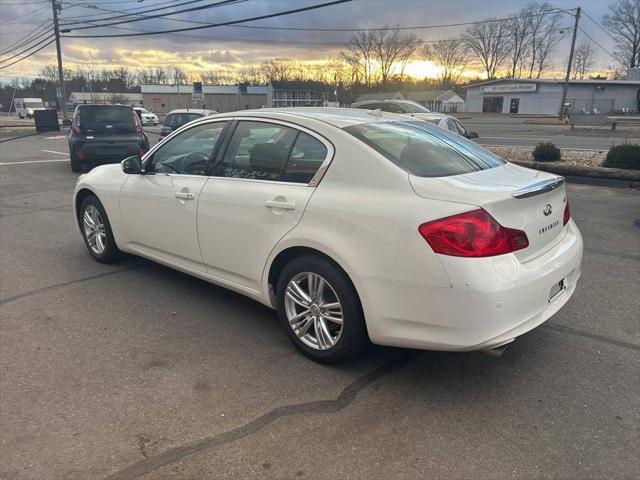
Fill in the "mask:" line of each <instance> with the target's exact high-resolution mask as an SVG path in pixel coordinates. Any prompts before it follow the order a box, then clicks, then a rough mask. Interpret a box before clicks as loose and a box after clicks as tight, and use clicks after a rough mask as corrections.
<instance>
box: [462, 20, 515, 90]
mask: <svg viewBox="0 0 640 480" xmlns="http://www.w3.org/2000/svg"><path fill="white" fill-rule="evenodd" d="M464 41H465V43H466V44H467V46H468V48H469V49H470V50H471V51H472V52H473V53H475V54H476V55H477V56H478V59H479V60H480V64H481V65H482V68H484V70H485V73H486V74H487V78H493V77H495V76H496V73H497V71H498V69H499V68H500V67H501V66H502V64H503V62H504V60H505V59H506V58H507V56H508V55H509V48H510V46H511V41H510V38H509V28H508V26H507V24H506V23H505V22H504V21H498V20H495V21H487V22H484V23H477V24H475V25H471V26H470V27H469V28H468V29H467V31H466V34H465V36H464Z"/></svg>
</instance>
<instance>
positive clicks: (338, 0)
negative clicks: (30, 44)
mask: <svg viewBox="0 0 640 480" xmlns="http://www.w3.org/2000/svg"><path fill="white" fill-rule="evenodd" d="M350 1H351V0H333V1H331V2H325V3H319V4H316V5H309V6H307V7H302V8H295V9H292V10H285V11H281V12H276V13H270V14H266V15H259V16H257V17H251V18H244V19H240V20H230V21H228V22H220V23H212V24H208V25H201V26H198V27H186V28H174V29H171V30H158V31H155V32H145V33H127V34H119V35H118V34H115V35H114V34H111V35H65V37H67V38H113V37H138V36H143V35H160V34H164V33H175V32H187V31H191V30H202V29H205V28H213V27H222V26H225V25H234V24H237V23H244V22H252V21H255V20H263V19H265V18H274V17H280V16H283V15H290V14H292V13H299V12H307V11H309V10H316V9H319V8H324V7H329V6H332V5H338V4H341V3H347V2H350ZM90 28H94V27H90Z"/></svg>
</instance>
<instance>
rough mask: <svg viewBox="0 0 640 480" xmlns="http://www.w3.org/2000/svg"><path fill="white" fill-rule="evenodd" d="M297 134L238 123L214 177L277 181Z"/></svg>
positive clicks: (270, 126)
mask: <svg viewBox="0 0 640 480" xmlns="http://www.w3.org/2000/svg"><path fill="white" fill-rule="evenodd" d="M297 134H298V131H297V130H295V129H293V128H290V127H286V126H284V125H278V124H275V123H266V122H252V121H241V122H238V126H237V127H236V129H235V131H234V132H233V135H232V137H231V139H230V140H229V145H228V146H227V150H226V152H225V154H224V158H223V159H222V161H220V162H218V163H217V164H216V167H215V169H214V175H216V176H218V177H230V178H247V179H256V180H273V181H278V180H280V176H281V173H282V170H283V168H284V166H285V164H286V162H287V160H288V158H289V155H290V154H291V150H292V149H293V144H294V142H295V141H296V136H297Z"/></svg>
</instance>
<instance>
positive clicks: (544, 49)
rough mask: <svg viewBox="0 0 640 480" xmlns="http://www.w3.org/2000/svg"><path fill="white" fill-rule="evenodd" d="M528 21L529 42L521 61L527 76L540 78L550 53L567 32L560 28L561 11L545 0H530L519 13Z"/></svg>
mask: <svg viewBox="0 0 640 480" xmlns="http://www.w3.org/2000/svg"><path fill="white" fill-rule="evenodd" d="M519 15H520V16H525V17H526V18H527V19H528V22H529V28H530V42H529V44H528V47H529V48H528V49H527V50H528V52H527V51H526V50H525V55H523V61H525V62H526V63H527V65H528V77H529V78H533V77H534V76H535V77H536V78H540V76H541V75H542V72H543V71H544V69H545V67H547V66H548V63H549V59H550V58H551V53H552V52H553V50H554V49H555V47H556V46H557V45H558V43H559V42H560V41H561V40H562V39H563V38H564V37H565V35H566V34H567V33H568V31H569V30H568V29H566V28H562V18H563V17H562V12H559V11H558V10H557V9H556V8H554V7H553V6H552V5H551V4H549V3H547V2H543V3H541V2H532V3H530V4H528V5H527V6H526V7H525V8H524V9H523V10H522V11H521V12H520V14H519Z"/></svg>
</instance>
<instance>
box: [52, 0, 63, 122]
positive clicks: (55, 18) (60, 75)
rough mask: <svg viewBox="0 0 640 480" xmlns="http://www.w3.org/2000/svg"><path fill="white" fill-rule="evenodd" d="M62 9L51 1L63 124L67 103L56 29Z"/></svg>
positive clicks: (58, 32) (58, 36) (58, 35)
mask: <svg viewBox="0 0 640 480" xmlns="http://www.w3.org/2000/svg"><path fill="white" fill-rule="evenodd" d="M61 8H62V7H61V6H60V4H59V3H58V2H56V0H51V9H52V10H53V33H54V34H55V36H56V51H57V54H58V82H59V83H60V99H59V101H60V110H61V112H62V122H63V124H64V123H65V121H66V120H67V101H66V98H67V97H66V95H65V93H64V70H63V69H62V48H61V47H60V28H59V27H58V11H59V10H60V9H61Z"/></svg>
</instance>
